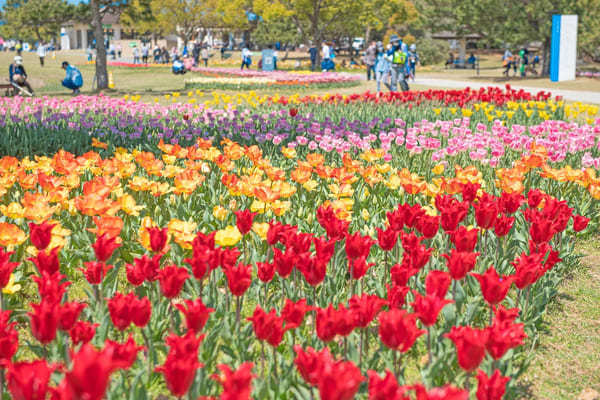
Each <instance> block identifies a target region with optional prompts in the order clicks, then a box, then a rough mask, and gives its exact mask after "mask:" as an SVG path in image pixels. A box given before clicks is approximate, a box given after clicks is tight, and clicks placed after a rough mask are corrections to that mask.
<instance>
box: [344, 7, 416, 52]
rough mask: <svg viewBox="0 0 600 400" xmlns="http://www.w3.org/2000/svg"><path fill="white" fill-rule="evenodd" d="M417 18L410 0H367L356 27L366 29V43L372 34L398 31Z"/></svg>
mask: <svg viewBox="0 0 600 400" xmlns="http://www.w3.org/2000/svg"><path fill="white" fill-rule="evenodd" d="M416 18H417V10H416V8H415V6H414V5H413V3H411V2H410V1H408V0H365V1H363V9H362V11H361V13H360V14H359V15H358V21H357V23H356V25H358V26H359V27H361V28H363V29H364V38H365V43H368V42H369V39H370V37H371V33H372V32H373V31H376V32H386V31H388V30H389V29H392V28H395V29H397V28H398V27H399V26H401V25H405V24H407V23H409V22H411V21H413V20H415V19H416Z"/></svg>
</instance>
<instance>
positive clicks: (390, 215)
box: [386, 205, 404, 232]
mask: <svg viewBox="0 0 600 400" xmlns="http://www.w3.org/2000/svg"><path fill="white" fill-rule="evenodd" d="M386 216H387V220H388V222H389V224H390V229H392V230H394V231H396V232H401V231H402V228H404V210H403V209H400V205H398V209H397V210H394V211H391V212H389V211H388V212H387V213H386Z"/></svg>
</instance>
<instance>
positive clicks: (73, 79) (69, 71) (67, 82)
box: [62, 61, 83, 94]
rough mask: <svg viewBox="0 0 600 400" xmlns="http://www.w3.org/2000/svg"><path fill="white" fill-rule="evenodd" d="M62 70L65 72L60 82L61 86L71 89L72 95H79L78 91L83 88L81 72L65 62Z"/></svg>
mask: <svg viewBox="0 0 600 400" xmlns="http://www.w3.org/2000/svg"><path fill="white" fill-rule="evenodd" d="M62 69H64V70H65V71H66V76H65V79H63V81H62V85H63V86H64V87H66V88H67V89H71V90H72V91H73V94H79V89H80V88H81V87H82V86H83V76H82V75H81V72H80V71H79V70H78V69H77V68H76V67H74V66H72V65H70V64H69V63H68V62H66V61H63V63H62Z"/></svg>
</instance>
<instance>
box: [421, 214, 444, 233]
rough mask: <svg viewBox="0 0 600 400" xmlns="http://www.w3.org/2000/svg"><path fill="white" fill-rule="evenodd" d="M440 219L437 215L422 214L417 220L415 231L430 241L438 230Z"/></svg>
mask: <svg viewBox="0 0 600 400" xmlns="http://www.w3.org/2000/svg"><path fill="white" fill-rule="evenodd" d="M440 219H441V217H440V216H439V215H427V214H424V215H422V216H421V217H420V218H419V219H417V226H416V227H417V230H418V231H419V232H421V234H422V235H423V237H424V238H425V239H431V238H433V237H434V236H435V235H436V234H437V233H438V230H439V229H440Z"/></svg>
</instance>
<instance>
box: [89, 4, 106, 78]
mask: <svg viewBox="0 0 600 400" xmlns="http://www.w3.org/2000/svg"><path fill="white" fill-rule="evenodd" d="M90 7H91V9H92V28H93V29H94V38H95V39H96V83H97V85H98V89H99V90H101V89H108V70H107V68H106V47H104V31H103V29H102V15H101V14H100V4H99V3H98V0H91V1H90Z"/></svg>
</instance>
